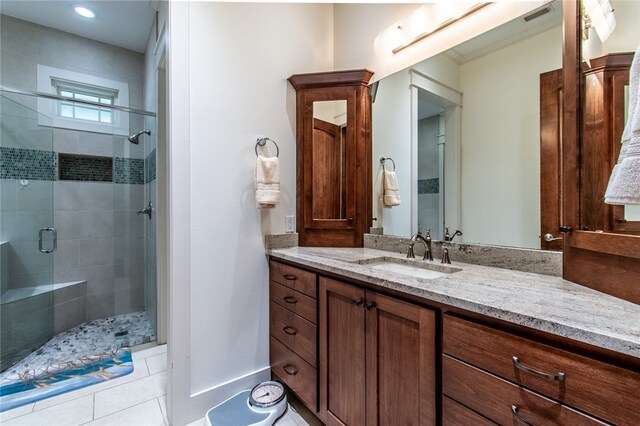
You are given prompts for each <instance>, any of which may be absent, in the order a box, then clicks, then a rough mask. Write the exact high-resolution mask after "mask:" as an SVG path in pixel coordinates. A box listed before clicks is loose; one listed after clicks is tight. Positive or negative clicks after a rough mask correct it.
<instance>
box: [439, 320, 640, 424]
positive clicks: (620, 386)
mask: <svg viewBox="0 0 640 426" xmlns="http://www.w3.org/2000/svg"><path fill="white" fill-rule="evenodd" d="M442 333H443V334H442V335H443V346H442V352H443V355H442V384H443V385H442V392H443V395H444V401H445V402H444V404H443V407H444V415H443V417H444V419H445V422H444V423H445V424H446V425H462V424H465V423H461V422H459V421H458V420H456V419H458V418H463V417H460V416H459V415H456V414H450V413H448V412H447V411H448V410H451V411H452V413H456V412H459V411H460V410H462V408H461V407H459V406H457V405H453V404H452V402H457V403H458V404H462V405H464V406H466V407H468V408H469V409H470V410H473V412H475V413H477V414H480V415H482V416H484V417H486V418H487V419H490V420H492V421H494V422H496V423H498V424H512V423H513V422H516V423H517V422H521V423H522V424H557V425H596V424H610V423H613V424H617V425H638V424H640V410H638V402H639V397H638V394H637V392H638V389H640V373H638V372H634V371H630V370H626V369H624V368H620V367H618V366H614V365H611V364H608V363H605V362H602V361H599V360H596V359H592V358H588V357H585V356H581V355H577V354H575V353H572V352H569V351H566V350H563V349H559V348H556V347H553V346H550V345H547V344H543V343H539V342H537V341H534V340H530V339H527V338H524V337H520V336H517V335H514V334H511V333H508V332H505V331H502V330H497V329H494V328H492V327H488V326H485V325H480V324H477V323H474V322H471V321H467V320H464V319H461V318H457V317H454V316H451V315H444V317H443V331H442ZM448 399H450V400H452V401H450V402H447V401H448ZM473 414H474V413H469V414H468V415H469V416H471V415H473ZM527 422H529V423H527ZM607 422H609V423H607Z"/></svg>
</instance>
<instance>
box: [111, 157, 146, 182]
mask: <svg viewBox="0 0 640 426" xmlns="http://www.w3.org/2000/svg"><path fill="white" fill-rule="evenodd" d="M113 160H114V161H113V174H114V176H113V183H130V184H134V185H142V184H143V183H144V160H142V159H139V158H119V157H116V158H114V159H113Z"/></svg>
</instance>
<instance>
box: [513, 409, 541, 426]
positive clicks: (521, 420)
mask: <svg viewBox="0 0 640 426" xmlns="http://www.w3.org/2000/svg"><path fill="white" fill-rule="evenodd" d="M511 414H512V415H513V418H514V419H515V420H516V422H519V423H522V424H525V425H527V426H536V425H535V423H531V422H530V421H528V420H526V419H524V418H523V417H522V416H521V415H520V413H518V407H517V406H515V405H511Z"/></svg>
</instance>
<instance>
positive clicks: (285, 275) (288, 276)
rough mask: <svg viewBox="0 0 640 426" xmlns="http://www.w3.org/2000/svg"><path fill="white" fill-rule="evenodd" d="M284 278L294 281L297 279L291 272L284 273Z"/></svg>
mask: <svg viewBox="0 0 640 426" xmlns="http://www.w3.org/2000/svg"><path fill="white" fill-rule="evenodd" d="M283 276H284V279H285V280H289V281H295V280H297V279H298V277H296V276H295V275H291V274H284V275H283Z"/></svg>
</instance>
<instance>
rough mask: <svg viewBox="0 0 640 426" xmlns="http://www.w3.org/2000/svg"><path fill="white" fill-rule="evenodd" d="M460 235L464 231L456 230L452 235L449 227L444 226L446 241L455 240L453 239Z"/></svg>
mask: <svg viewBox="0 0 640 426" xmlns="http://www.w3.org/2000/svg"><path fill="white" fill-rule="evenodd" d="M458 235H462V231H460V230H456V232H454V233H453V235H451V234H450V233H449V228H444V240H445V241H453V239H454V238H455V237H456V236H458Z"/></svg>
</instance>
